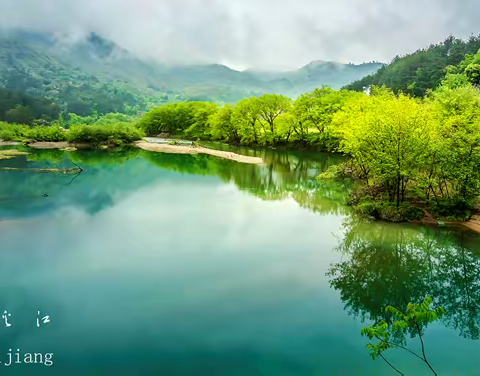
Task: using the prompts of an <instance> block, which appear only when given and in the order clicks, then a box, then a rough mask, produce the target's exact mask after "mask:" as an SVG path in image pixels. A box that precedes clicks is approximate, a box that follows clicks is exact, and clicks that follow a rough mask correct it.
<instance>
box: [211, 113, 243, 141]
mask: <svg viewBox="0 0 480 376" xmlns="http://www.w3.org/2000/svg"><path fill="white" fill-rule="evenodd" d="M233 112H234V108H233V106H231V105H228V104H226V105H225V106H223V107H221V108H220V109H219V110H218V111H217V112H216V113H215V114H213V115H211V116H210V118H209V119H208V123H209V126H210V133H211V135H212V136H213V138H215V139H218V140H224V141H228V142H239V141H240V135H239V132H238V131H239V129H238V126H237V124H236V123H235V122H234V121H233V120H232V116H233Z"/></svg>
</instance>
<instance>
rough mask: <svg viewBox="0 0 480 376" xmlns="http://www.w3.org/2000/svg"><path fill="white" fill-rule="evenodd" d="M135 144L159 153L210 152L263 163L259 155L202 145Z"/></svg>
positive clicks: (235, 159) (222, 156) (218, 155)
mask: <svg viewBox="0 0 480 376" xmlns="http://www.w3.org/2000/svg"><path fill="white" fill-rule="evenodd" d="M135 145H136V146H137V147H139V148H141V149H143V150H147V151H155V152H159V153H173V154H208V155H213V156H215V157H219V158H224V159H228V160H231V161H236V162H240V163H249V164H263V162H264V161H263V159H262V158H257V157H247V156H245V155H240V154H236V153H231V152H227V151H221V150H215V149H208V148H204V147H201V146H198V147H194V146H184V145H166V144H155V143H152V142H146V141H137V142H135Z"/></svg>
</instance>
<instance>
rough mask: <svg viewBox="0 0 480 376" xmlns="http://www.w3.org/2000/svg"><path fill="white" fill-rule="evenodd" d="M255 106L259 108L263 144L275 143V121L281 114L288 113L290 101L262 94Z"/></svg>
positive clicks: (277, 96)
mask: <svg viewBox="0 0 480 376" xmlns="http://www.w3.org/2000/svg"><path fill="white" fill-rule="evenodd" d="M256 104H257V105H258V108H259V121H260V124H261V126H262V128H263V132H264V133H263V137H264V142H266V143H270V142H275V141H276V140H277V139H278V134H277V132H276V120H277V118H278V117H279V116H280V115H281V114H283V113H285V112H288V110H289V109H290V106H291V103H290V99H289V98H287V97H285V96H283V95H278V94H264V95H262V96H261V97H260V98H258V101H257V103H256Z"/></svg>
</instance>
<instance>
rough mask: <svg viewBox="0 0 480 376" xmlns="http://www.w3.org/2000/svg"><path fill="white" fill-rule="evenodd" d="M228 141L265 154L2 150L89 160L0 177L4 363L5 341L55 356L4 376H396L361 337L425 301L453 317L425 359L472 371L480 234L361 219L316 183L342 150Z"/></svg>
mask: <svg viewBox="0 0 480 376" xmlns="http://www.w3.org/2000/svg"><path fill="white" fill-rule="evenodd" d="M217 147H219V146H218V145H217ZM224 148H227V147H226V146H225V147H224ZM229 149H231V148H229ZM233 149H234V150H235V151H237V152H239V153H244V154H248V155H255V156H262V157H264V158H265V160H266V163H265V165H263V166H256V165H246V164H240V163H237V162H233V161H228V160H222V159H219V158H215V157H212V156H206V155H174V154H160V153H153V152H147V151H143V150H139V149H132V150H123V151H117V152H91V151H90V152H87V151H84V152H74V153H72V152H62V151H58V150H50V151H33V150H32V151H31V152H32V154H30V155H28V156H23V155H22V156H18V157H17V158H15V159H10V160H1V161H0V167H1V166H14V167H19V168H30V167H56V168H71V167H74V166H73V164H72V163H71V162H70V161H73V162H75V163H77V164H79V165H81V166H82V167H83V168H84V171H83V173H81V174H80V175H79V176H72V175H70V174H58V173H38V172H30V171H28V170H21V171H0V239H1V241H0V310H1V312H4V311H7V314H6V315H7V316H6V319H5V318H2V320H1V321H0V361H1V362H2V364H0V367H4V366H5V364H6V363H8V357H7V355H8V354H7V351H8V350H9V349H13V351H16V350H17V349H20V352H21V353H22V354H23V353H42V354H46V353H49V354H50V353H51V354H53V360H54V364H53V365H52V366H46V365H44V364H40V363H37V364H25V362H22V363H20V364H12V365H11V366H9V367H6V366H5V367H4V368H5V369H4V370H1V372H2V374H12V375H44V374H45V375H67V374H68V375H202V376H203V375H205V376H213V375H221V376H236V375H239V376H246V375H248V376H253V375H262V376H282V375H296V376H302V375H308V376H310V375H312V376H313V375H369V376H376V375H394V374H395V372H394V371H393V370H392V369H391V368H389V367H388V366H387V365H386V364H385V363H383V361H382V360H381V359H380V360H375V361H373V360H371V359H370V357H369V353H368V351H367V350H366V349H365V344H366V343H368V340H367V339H366V338H365V337H361V335H360V330H361V328H362V327H364V326H367V325H368V324H370V323H371V322H374V321H376V320H380V319H382V318H383V317H384V316H385V314H384V308H385V306H387V305H393V306H395V307H397V308H399V309H404V308H405V307H406V305H407V304H408V302H418V301H419V300H421V299H422V297H424V296H426V295H430V296H432V297H433V298H434V303H435V305H437V306H438V305H440V306H443V307H444V308H445V310H446V314H445V316H444V317H443V318H442V319H441V320H440V321H438V322H436V323H434V324H430V325H429V326H428V327H427V328H426V330H425V336H424V341H425V346H426V353H427V357H428V360H429V361H430V363H431V364H432V365H433V366H434V368H435V369H436V370H437V372H438V374H439V375H479V374H480V360H479V357H478V354H479V352H480V341H479V337H480V237H479V236H478V235H477V234H475V233H473V232H470V231H468V230H461V229H452V228H434V227H423V226H418V225H410V224H389V223H383V222H375V223H372V222H367V221H365V220H362V219H360V218H357V217H356V216H354V215H353V214H352V213H351V211H350V210H349V208H348V207H347V206H345V202H346V200H347V197H348V192H349V189H350V183H349V182H322V183H320V182H318V181H316V179H315V176H317V175H318V174H319V173H320V172H321V171H323V170H325V169H326V168H327V167H328V166H330V165H332V164H334V163H338V162H340V161H341V157H339V156H333V155H327V154H318V153H317V154H313V153H289V152H280V151H262V150H257V151H253V150H248V149H242V148H233ZM38 312H40V314H39V313H38ZM9 315H11V316H9ZM46 316H48V319H46V320H44V321H48V320H49V321H50V322H44V321H42V320H41V319H42V318H44V317H46ZM38 318H40V320H39V322H38V323H39V326H37V319H38ZM6 322H8V323H9V324H10V325H11V326H9V327H7V326H6V325H5V324H6ZM406 341H407V344H408V346H409V347H411V348H413V349H415V350H417V351H418V350H419V343H418V338H415V339H410V338H407V339H406ZM385 356H386V357H387V358H388V360H389V361H390V362H391V363H393V364H394V365H395V366H396V367H397V368H399V369H400V370H402V372H404V373H405V374H406V375H430V374H431V373H430V371H429V369H428V367H426V366H425V364H423V363H422V362H421V361H419V360H418V359H416V358H415V357H413V356H411V355H410V354H408V353H406V352H404V351H403V352H402V350H388V351H387V352H386V353H385Z"/></svg>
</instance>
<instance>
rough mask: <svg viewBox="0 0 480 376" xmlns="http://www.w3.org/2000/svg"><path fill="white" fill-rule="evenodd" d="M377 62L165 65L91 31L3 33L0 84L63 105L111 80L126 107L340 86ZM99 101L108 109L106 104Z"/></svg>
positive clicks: (0, 35) (85, 98) (226, 100)
mask: <svg viewBox="0 0 480 376" xmlns="http://www.w3.org/2000/svg"><path fill="white" fill-rule="evenodd" d="M381 67H383V64H381V63H366V64H360V65H353V64H340V63H334V62H323V61H315V62H312V63H310V64H308V65H306V66H304V67H302V68H300V69H298V70H295V71H290V72H258V71H253V70H252V71H249V70H247V71H243V72H241V71H236V70H234V69H231V68H229V67H226V66H224V65H220V64H210V65H176V66H168V65H165V64H161V63H159V62H155V61H148V60H145V59H142V58H139V57H136V56H134V55H133V54H131V53H130V52H128V51H127V50H125V49H124V48H122V47H121V46H119V45H117V44H116V43H114V42H112V41H110V40H107V39H105V38H103V37H101V36H99V35H98V34H95V33H90V34H89V35H87V36H86V37H84V38H77V39H75V38H73V39H72V38H70V37H69V36H68V35H45V34H34V33H27V32H22V31H14V32H7V33H6V32H4V33H0V86H2V87H6V88H10V89H15V90H22V91H26V92H28V93H29V94H31V95H35V96H45V97H47V98H52V99H53V100H55V101H60V102H63V105H64V106H67V105H68V103H69V101H72V100H73V95H68V94H69V92H78V90H79V88H80V87H82V88H83V89H85V90H87V88H86V85H87V84H88V85H90V87H97V88H98V87H100V86H102V85H107V84H108V85H114V86H115V87H116V88H118V90H120V91H122V90H125V91H126V92H128V94H129V95H130V96H131V98H129V99H128V100H126V102H125V104H124V105H128V106H136V105H138V106H140V107H142V104H139V103H137V102H142V100H143V99H141V98H144V97H145V98H147V97H154V98H156V99H155V100H154V102H159V103H160V102H162V101H178V100H204V101H216V102H224V103H234V102H236V101H238V100H240V99H242V98H245V97H248V96H255V95H261V94H263V93H278V94H285V95H287V96H291V97H295V96H298V95H299V94H301V93H303V92H306V91H310V90H312V89H314V88H316V87H321V86H322V85H328V86H331V87H333V88H336V89H338V88H340V87H342V86H344V85H347V84H349V83H350V82H353V81H355V80H358V79H361V78H362V77H364V76H366V75H368V74H372V73H374V72H376V71H377V70H378V69H379V68H381ZM85 90H84V91H85ZM102 90H106V88H105V87H104V89H102ZM114 92H115V90H113V92H112V93H111V95H112V96H113V95H115V93H114ZM77 94H78V93H77ZM129 95H126V96H129ZM94 96H95V95H94ZM80 97H81V98H83V99H81V100H82V101H84V102H88V101H90V100H93V99H91V98H89V95H88V93H86V92H83V93H82V94H81V95H80ZM97 97H98V95H97ZM112 100H113V98H112ZM127 102H128V103H127ZM70 107H72V110H75V111H77V112H82V110H77V109H76V108H75V107H82V106H70ZM104 107H105V109H104V110H107V107H109V106H107V105H105V106H104ZM110 107H112V106H110ZM110 107H109V108H108V109H110V110H111V109H112V108H110ZM113 107H115V106H113ZM117 107H121V105H120V104H119V105H118V106H117ZM85 111H86V110H85Z"/></svg>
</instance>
